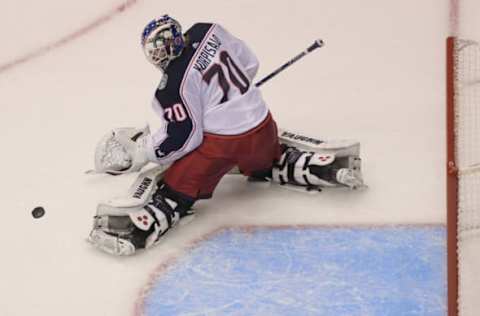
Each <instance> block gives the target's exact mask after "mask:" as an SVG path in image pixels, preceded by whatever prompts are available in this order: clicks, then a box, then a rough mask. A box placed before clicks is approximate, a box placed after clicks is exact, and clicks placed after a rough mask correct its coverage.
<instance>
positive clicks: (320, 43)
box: [255, 39, 324, 87]
mask: <svg viewBox="0 0 480 316" xmlns="http://www.w3.org/2000/svg"><path fill="white" fill-rule="evenodd" d="M323 45H324V43H323V40H321V39H317V40H316V41H315V42H313V44H312V45H310V46H309V47H307V49H306V50H304V51H303V52H301V53H300V54H298V55H297V56H295V57H293V58H292V59H290V60H289V61H287V62H286V63H285V64H283V65H281V66H280V67H278V68H277V69H275V70H274V71H273V72H272V73H270V74H269V75H267V76H266V77H265V78H263V79H262V80H260V81H258V82H257V83H256V84H255V86H256V87H260V86H261V85H263V84H264V83H265V82H267V81H268V80H270V79H271V78H273V77H275V76H276V75H278V74H279V73H280V72H282V71H283V70H285V69H286V68H287V67H289V66H290V65H292V64H293V63H295V62H297V61H298V60H300V59H301V58H303V57H305V56H306V55H307V54H309V53H311V52H312V51H314V50H315V49H317V48H320V47H322V46H323Z"/></svg>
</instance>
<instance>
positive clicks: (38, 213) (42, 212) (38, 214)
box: [32, 206, 45, 218]
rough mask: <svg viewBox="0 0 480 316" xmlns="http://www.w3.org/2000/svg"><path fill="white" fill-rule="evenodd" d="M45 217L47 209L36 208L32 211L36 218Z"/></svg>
mask: <svg viewBox="0 0 480 316" xmlns="http://www.w3.org/2000/svg"><path fill="white" fill-rule="evenodd" d="M43 215H45V209H44V208H43V207H41V206H37V207H36V208H34V209H33V211H32V216H33V217H34V218H40V217H42V216H43Z"/></svg>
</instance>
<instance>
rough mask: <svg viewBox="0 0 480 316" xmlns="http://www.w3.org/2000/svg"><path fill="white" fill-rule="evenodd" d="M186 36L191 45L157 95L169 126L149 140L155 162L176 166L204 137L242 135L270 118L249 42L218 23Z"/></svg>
mask: <svg viewBox="0 0 480 316" xmlns="http://www.w3.org/2000/svg"><path fill="white" fill-rule="evenodd" d="M185 36H186V38H187V43H188V44H187V46H186V47H185V48H184V50H183V52H182V54H181V55H180V57H178V58H176V59H174V60H173V61H171V62H170V64H169V66H168V68H167V70H166V72H165V75H164V78H162V82H160V85H159V86H158V88H157V90H156V92H155V98H154V100H153V108H154V110H155V112H156V113H157V114H158V115H159V116H160V118H161V120H162V121H163V122H162V123H163V124H162V126H163V128H161V129H159V130H158V131H156V132H155V133H153V134H152V135H151V136H150V137H149V138H148V140H147V150H148V157H149V159H150V160H151V161H157V162H160V163H170V162H173V161H175V160H177V159H179V158H181V157H183V156H184V155H186V154H187V153H189V152H191V151H192V150H194V149H195V148H197V147H198V146H199V145H200V144H201V143H202V140H203V135H204V133H212V134H219V135H238V134H242V133H244V132H246V131H248V130H251V129H253V128H255V127H256V126H257V125H259V124H260V123H261V122H262V121H263V120H264V119H265V118H266V117H267V115H268V109H267V107H266V105H265V102H264V101H263V98H262V95H261V93H260V90H259V89H258V88H257V87H255V85H254V84H253V83H252V80H253V78H254V77H255V75H256V73H257V70H258V60H257V58H256V56H255V55H254V54H253V53H252V52H251V50H250V49H249V48H248V47H247V46H246V45H245V43H243V42H242V41H241V40H239V39H237V38H236V37H234V36H232V35H231V34H229V33H228V32H227V31H226V30H225V29H224V28H223V27H221V26H220V25H218V24H207V23H198V24H195V25H193V26H192V27H191V28H190V29H189V30H188V31H187V32H186V33H185Z"/></svg>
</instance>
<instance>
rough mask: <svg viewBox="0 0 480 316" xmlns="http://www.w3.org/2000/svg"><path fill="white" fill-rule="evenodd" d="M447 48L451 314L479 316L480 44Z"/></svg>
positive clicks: (459, 42)
mask: <svg viewBox="0 0 480 316" xmlns="http://www.w3.org/2000/svg"><path fill="white" fill-rule="evenodd" d="M446 52H447V54H446V64H447V69H446V75H447V76H446V77H447V78H446V83H447V87H446V88H447V89H446V91H447V112H446V116H447V165H446V173H447V253H448V258H447V267H448V269H447V271H448V315H449V316H457V315H460V316H470V315H480V45H479V44H478V42H475V41H472V40H464V39H459V38H456V37H449V38H447V46H446Z"/></svg>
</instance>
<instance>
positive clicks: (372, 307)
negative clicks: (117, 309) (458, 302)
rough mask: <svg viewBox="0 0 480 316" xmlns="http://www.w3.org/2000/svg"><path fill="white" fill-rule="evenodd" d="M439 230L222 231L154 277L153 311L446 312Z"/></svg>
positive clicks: (146, 310) (146, 306)
mask: <svg viewBox="0 0 480 316" xmlns="http://www.w3.org/2000/svg"><path fill="white" fill-rule="evenodd" d="M444 243H445V231H444V227H443V226H400V227H398V226H394V227H390V226H385V227H373V228H372V227H359V228H355V227H353V228H338V227H337V228H332V227H306V228H274V229H269V228H255V229H253V230H248V231H247V230H240V229H227V230H224V231H223V232H221V233H220V234H218V235H216V236H215V237H212V238H211V239H209V240H207V241H205V242H204V243H202V244H200V245H199V246H198V247H197V248H195V249H193V250H192V251H191V252H189V254H188V255H187V256H186V257H184V258H182V259H180V260H178V261H177V263H176V264H174V265H172V266H171V267H170V268H169V269H167V271H166V272H165V273H164V274H163V275H161V276H160V277H159V278H158V279H157V281H156V284H155V285H154V286H153V287H152V288H151V290H150V292H149V293H148V294H147V296H146V298H145V301H144V302H143V311H142V314H143V315H146V316H151V315H336V316H337V315H444V314H445V313H446V305H445V303H446V300H445V297H446V280H445V275H446V274H445V264H444V261H445V260H444V258H445V249H444Z"/></svg>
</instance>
